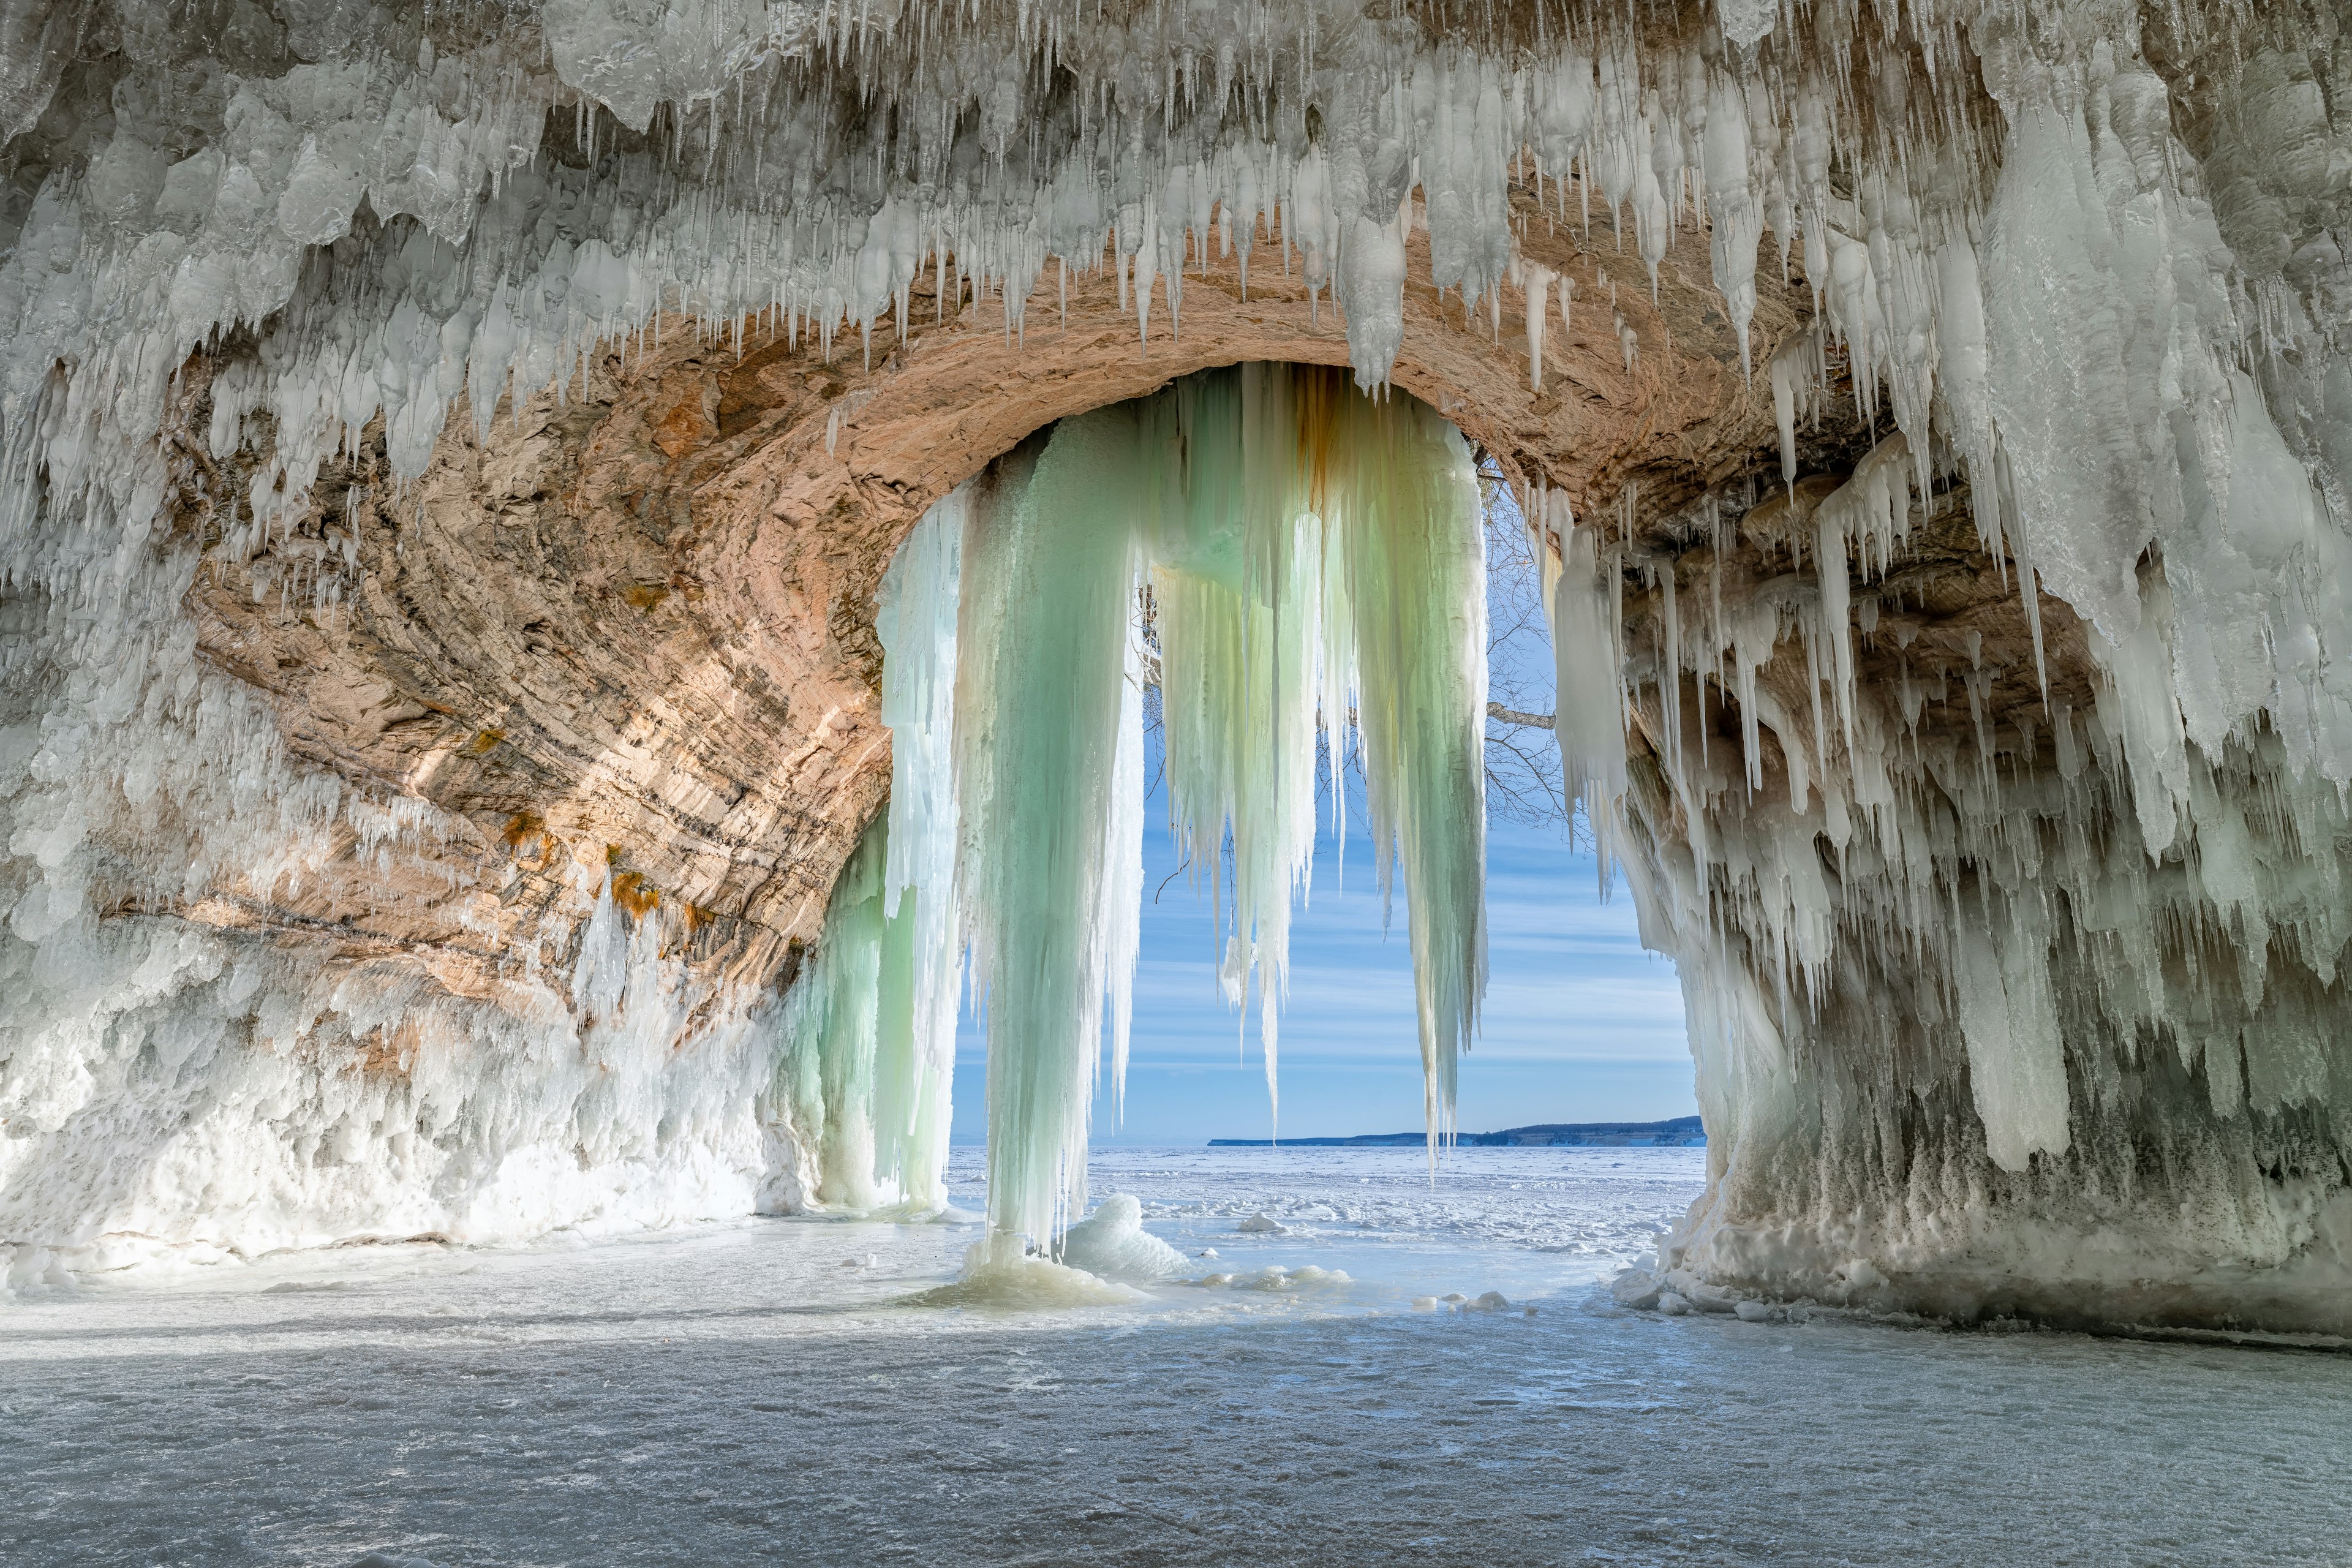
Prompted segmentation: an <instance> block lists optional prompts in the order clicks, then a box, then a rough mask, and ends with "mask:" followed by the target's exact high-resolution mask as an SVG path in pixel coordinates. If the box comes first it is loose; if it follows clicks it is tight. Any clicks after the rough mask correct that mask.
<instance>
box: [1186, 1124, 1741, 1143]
mask: <svg viewBox="0 0 2352 1568" xmlns="http://www.w3.org/2000/svg"><path fill="white" fill-rule="evenodd" d="M1428 1141H1429V1138H1428V1134H1426V1133H1423V1132H1362V1133H1359V1134H1357V1135H1356V1136H1355V1137H1353V1138H1212V1139H1210V1140H1209V1147H1210V1148H1212V1149H1271V1148H1283V1149H1418V1148H1420V1147H1422V1146H1423V1144H1425V1143H1426V1142H1428ZM1454 1144H1455V1145H1456V1146H1457V1147H1460V1148H1464V1149H1542V1148H1603V1149H1695V1148H1703V1147H1705V1146H1706V1128H1705V1127H1704V1126H1703V1125H1701V1123H1700V1121H1699V1119H1698V1118H1697V1117H1696V1116H1677V1117H1675V1118H1674V1119H1673V1120H1672V1121H1552V1122H1543V1123H1539V1124H1538V1125H1536V1126H1533V1127H1507V1128H1505V1129H1504V1130H1503V1131H1500V1132H1464V1133H1460V1134H1457V1135H1456V1136H1455V1137H1454Z"/></svg>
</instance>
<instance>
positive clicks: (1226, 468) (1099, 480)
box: [827, 364, 1486, 1246]
mask: <svg viewBox="0 0 2352 1568" xmlns="http://www.w3.org/2000/svg"><path fill="white" fill-rule="evenodd" d="M1477 506H1478V493H1477V486H1476V482H1475V478H1474V477H1473V475H1472V473H1471V469H1470V462H1469V454H1468V450H1467V448H1466V447H1465V445H1464V443H1463V440H1462V437H1461V436H1460V435H1459V434H1458V433H1457V432H1456V431H1455V430H1454V428H1453V426H1450V425H1448V424H1446V423H1445V422H1444V420H1443V419H1441V418H1439V417H1438V416H1437V415H1436V414H1435V413H1434V412H1433V411H1432V410H1431V409H1430V408H1429V407H1428V406H1427V405H1424V404H1422V403H1419V402H1418V401H1416V400H1414V399H1412V398H1396V399H1391V400H1388V401H1383V402H1378V403H1376V402H1374V401H1372V400H1370V399H1368V398H1365V397H1362V396H1360V395H1358V394H1356V393H1355V392H1353V391H1351V390H1349V389H1348V388H1347V387H1346V385H1345V383H1344V382H1343V381H1341V380H1339V379H1338V378H1336V377H1334V376H1332V375H1331V374H1328V373H1324V372H1318V371H1312V370H1305V369H1295V368H1292V367H1288V366H1281V365H1263V364H1261V365H1248V366H1244V367H1241V368H1240V369H1237V370H1234V371H1225V372H1215V373H1209V374H1202V375H1198V376H1192V377H1188V378H1187V379H1185V380H1183V381H1181V382H1179V383H1177V384H1175V385H1174V386H1172V387H1171V388H1169V389H1168V390H1167V391H1165V392H1162V393H1160V394H1159V395H1156V396H1154V397H1152V398H1150V399H1148V400H1145V401H1143V402H1140V403H1137V404H1129V405H1115V406H1113V407H1111V408H1108V409H1103V410H1099V411H1097V412H1095V413H1092V414H1087V415H1083V416H1078V417H1076V418H1072V419H1066V420H1064V421H1062V422H1061V423H1060V424H1059V425H1057V426H1055V427H1054V429H1053V430H1052V432H1051V433H1050V435H1048V436H1046V437H1040V438H1038V439H1036V440H1034V441H1032V442H1031V443H1029V444H1027V445H1025V446H1024V447H1022V448H1021V449H1019V450H1018V451H1016V452H1014V453H1013V454H1012V455H1010V456H1009V457H1007V458H1003V459H1002V460H1000V462H999V463H998V464H997V466H996V467H995V468H994V469H992V472H991V473H990V474H989V475H987V476H985V477H984V478H983V479H982V480H980V481H976V482H975V483H974V485H973V486H972V487H971V488H970V491H969V497H968V498H967V493H966V492H965V491H962V490H960V491H958V492H956V494H954V495H952V496H950V498H949V499H948V500H945V501H943V502H941V503H940V506H939V507H937V508H935V509H934V510H932V512H931V513H930V514H929V516H928V517H927V518H926V519H925V520H924V521H923V522H922V523H921V524H920V525H919V528H918V529H917V531H916V533H915V535H914V536H913V539H912V540H911V541H910V542H909V544H908V549H909V550H910V551H918V552H920V551H935V550H938V549H940V548H941V543H940V542H941V541H943V540H945V539H946V538H948V537H950V530H951V529H953V528H955V527H957V526H959V525H960V526H961V527H962V528H963V529H964V542H963V547H962V573H961V581H960V582H959V581H958V580H957V579H956V578H955V577H954V576H952V575H951V574H946V573H933V574H930V575H929V579H928V580H929V582H930V583H932V584H934V588H933V592H934V594H935V595H936V596H935V597H934V599H933V600H932V601H931V607H930V608H929V610H923V609H919V607H918V605H919V601H917V600H915V599H914V598H913V597H912V595H911V592H910V590H911V589H912V587H913V584H915V582H916V581H917V574H916V573H914V572H909V573H908V574H907V576H906V577H905V578H903V579H902V580H901V584H900V592H899V595H898V598H897V599H896V601H895V602H894V606H893V609H892V611H891V614H892V615H893V616H895V617H897V619H896V621H895V622H894V623H893V624H895V625H897V626H906V625H908V623H909V622H910V621H919V622H920V623H921V624H924V625H928V626H944V625H946V624H948V623H949V622H950V619H953V620H955V622H956V624H957V625H958V628H959V629H958V634H957V639H956V643H955V647H954V650H953V658H954V664H955V668H956V669H957V671H958V676H959V679H958V689H957V694H956V705H955V713H954V718H953V727H954V733H955V746H954V758H953V771H952V776H951V777H950V775H949V773H947V772H946V771H945V768H944V763H945V758H944V757H943V756H940V755H936V754H935V755H934V759H933V761H932V762H931V763H930V764H929V765H930V766H931V767H932V769H933V770H934V771H933V772H932V773H931V776H929V778H926V779H919V780H917V779H909V778H908V777H907V775H906V773H901V774H900V775H899V782H900V787H901V788H902V789H907V787H908V785H909V784H911V785H912V786H913V787H912V789H911V790H909V791H908V794H907V795H901V796H899V797H898V799H899V800H904V799H907V798H909V797H910V796H919V798H921V799H923V800H924V801H926V802H941V801H951V802H956V803H959V805H958V809H959V811H960V820H961V834H960V837H961V847H960V851H959V857H958V861H957V864H956V867H955V868H954V876H953V881H952V884H951V885H952V886H954V887H955V888H956V889H958V892H959V896H960V897H961V900H962V908H963V920H964V929H965V931H966V932H967V933H968V936H969V939H970V942H971V955H972V972H973V984H974V987H975V990H976V992H977V993H979V994H981V995H982V997H984V1005H985V1008H986V1014H987V1020H988V1036H989V1070H988V1112H989V1217H990V1221H991V1223H992V1227H993V1229H994V1230H995V1231H996V1232H997V1233H998V1234H999V1235H1002V1236H1006V1237H1029V1238H1031V1239H1032V1240H1033V1241H1034V1242H1036V1243H1038V1244H1039V1245H1041V1246H1048V1245H1051V1244H1052V1240H1053V1238H1054V1237H1056V1236H1057V1235H1058V1234H1059V1232H1060V1230H1061V1228H1062V1226H1064V1225H1065V1224H1066V1221H1067V1219H1068V1218H1069V1217H1074V1216H1075V1215H1076V1214H1077V1213H1078V1212H1079V1211H1080V1209H1081V1208H1082V1206H1083V1203H1084V1198H1085V1193H1086V1185H1085V1175H1086V1141H1087V1127H1088V1119H1089V1113H1090V1110H1091V1106H1092V1101H1093V1099H1094V1090H1095V1084H1096V1075H1097V1070H1098V1063H1099V1060H1100V1041H1101V1039H1102V1037H1103V1034H1104V1031H1105V1028H1106V1026H1108V1030H1109V1034H1110V1037H1111V1055H1112V1063H1113V1069H1112V1070H1113V1074H1114V1079H1115V1080H1116V1079H1118V1078H1120V1077H1123V1074H1124V1066H1125V1063H1124V1058H1125V1048H1126V1033H1127V1027H1128V1016H1127V1015H1128V1006H1129V1004H1128V989H1127V987H1128V984H1129V979H1130V978H1131V976H1132V973H1133V970H1134V964H1135V957H1136V937H1137V921H1138V919H1139V910H1140V900H1141V897H1142V891H1143V889H1142V881H1141V875H1142V863H1141V858H1140V849H1139V835H1140V833H1141V831H1142V826H1143V820H1142V819H1143V802H1144V781H1143V771H1142V763H1143V731H1142V697H1143V691H1142V688H1143V682H1144V672H1143V669H1142V668H1141V657H1142V654H1143V651H1144V650H1143V647H1142V644H1141V640H1140V638H1139V636H1138V632H1137V628H1136V627H1135V626H1134V625H1133V605H1134V603H1135V595H1136V589H1137V587H1138V585H1139V584H1141V583H1145V582H1148V583H1149V584H1150V603H1151V605H1152V607H1153V625H1154V628H1155V631H1156V633H1157V637H1158V650H1157V655H1158V657H1157V666H1158V680H1159V683H1160V689H1161V692H1162V694H1163V713H1164V715H1165V721H1166V729H1165V742H1166V747H1167V757H1168V791H1169V801H1170V810H1171V826H1172V827H1173V829H1174V831H1175V833H1176V835H1177V837H1178V839H1179V842H1180V843H1181V845H1182V846H1183V847H1185V849H1186V852H1187V853H1188V855H1189V856H1190V858H1191V860H1192V864H1193V865H1194V866H1195V868H1198V870H1199V874H1200V876H1201V878H1202V879H1203V880H1204V881H1205V882H1206V883H1207V884H1208V886H1209V887H1210V889H1212V890H1213V896H1214V897H1215V899H1216V900H1217V902H1218V906H1219V909H1220V912H1221V914H1222V915H1223V925H1224V928H1225V935H1224V948H1223V954H1222V964H1221V970H1220V973H1221V977H1222V979H1223V984H1224V985H1225V988H1226V992H1227V994H1228V996H1229V997H1230V998H1231V999H1232V1000H1233V1001H1234V1004H1235V1005H1244V1004H1245V1002H1246V1000H1247V997H1248V994H1249V991H1250V988H1251V985H1252V983H1253V980H1255V987H1256V992H1257V999H1258V1007H1259V1017H1260V1020H1261V1026H1262V1030H1263V1038H1264V1040H1265V1049H1266V1072H1267V1079H1268V1084H1269V1088H1271V1086H1272V1083H1273V1080H1274V1075H1275V1070H1276V1068H1275V1064H1276V1017H1277V1016H1278V1013H1279V1009H1280V1002H1281V995H1282V991H1283V977H1284V974H1285V973H1286V964H1287V957H1288V932H1289V921H1290V908H1291V903H1292V900H1294V899H1295V898H1297V897H1298V896H1299V895H1300V894H1301V892H1302V891H1303V889H1304V887H1305V884H1306V880H1307V872H1308V868H1309V864H1310V861H1311V858H1312V856H1313V853H1314V845H1315V827H1316V816H1315V814H1316V796H1317V776H1318V775H1317V745H1318V737H1319V738H1320V739H1321V740H1322V741H1323V742H1325V744H1326V745H1327V746H1328V748H1329V751H1328V755H1331V756H1335V757H1339V758H1343V759H1344V758H1345V757H1346V756H1347V755H1348V752H1349V740H1348V738H1347V731H1349V730H1351V729H1352V730H1355V731H1360V736H1361V749H1362V754H1363V766H1364V773H1365V778H1366V782H1367V785H1368V788H1367V796H1368V803H1369V805H1370V814H1371V819H1372V840H1373V843H1372V855H1373V860H1374V864H1375V866H1376V867H1377V868H1378V871H1379V877H1380V880H1381V887H1382V889H1383V891H1384V892H1385V891H1386V890H1387V889H1389V888H1390V886H1391V879H1392V877H1393V876H1394V875H1395V873H1396V871H1397V870H1398V869H1400V868H1401V869H1402V874H1403V878H1404V885H1405V896H1406V900H1407V902H1408V904H1409V906H1410V910H1411V917H1410V926H1411V931H1412V943H1413V961H1414V962H1413V972H1414V978H1415V981H1416V984H1417V988H1418V992H1419V994H1420V997H1421V1007H1420V1010H1421V1019H1420V1037H1421V1050H1422V1058H1423V1067H1424V1069H1425V1075H1426V1079H1427V1081H1428V1083H1429V1086H1430V1095H1431V1127H1432V1131H1433V1133H1435V1132H1437V1131H1442V1130H1444V1128H1445V1126H1446V1125H1447V1118H1448V1117H1449V1116H1450V1112H1451V1106H1452V1093H1453V1081H1454V1060H1455V1057H1456V1055H1457V1053H1458V1052H1459V1051H1460V1050H1461V1049H1462V1048H1464V1047H1466V1046H1467V1045H1468V1044H1469V1043H1470V1037H1471V1033H1472V1030H1473V1029H1474V1027H1475V1021H1476V1016H1477V1004H1478V998H1479V995H1480V993H1481V992H1482V990H1483V989H1484V986H1485V982H1486V949H1485V934H1484V932H1485V924H1484V918H1483V910H1484V888H1485V859H1484V856H1485V820H1486V818H1485V798H1484V784H1485V775H1484V772H1483V769H1482V767H1481V765H1480V762H1479V746H1480V731H1479V725H1478V719H1477V716H1478V715H1479V714H1481V713H1483V711H1484V710H1485V700H1486V637H1485V614H1484V605H1485V599H1484V595H1485V588H1486V584H1485V575H1484V572H1483V570H1482V555H1481V552H1482V550H1483V546H1484V535H1483V534H1482V533H1481V531H1480V530H1479V528H1478V526H1477V521H1476V519H1477ZM903 559H904V557H902V560H903ZM933 646H934V645H932V644H930V643H929V642H927V641H920V640H919V641H917V642H916V643H914V644H913V650H914V652H915V654H916V656H917V657H918V658H937V657H938V656H937V655H936V654H935V653H934V652H933V651H932V650H933ZM891 657H892V660H893V661H894V663H895V661H896V660H897V659H898V646H897V645H896V644H895V643H894V645H893V649H892V655H891ZM897 679H898V677H897V676H896V675H895V674H886V686H887V687H889V689H896V688H895V682H896V680H897ZM914 754H915V753H914V752H913V751H912V749H911V748H910V749H909V750H908V752H902V753H901V756H900V759H899V761H900V764H901V766H902V767H904V766H905V765H906V764H907V759H908V757H909V756H911V755H914ZM925 809H927V810H928V809H930V807H929V806H926V807H925ZM892 810H893V826H892V831H893V832H894V833H895V832H897V831H898V826H897V821H896V818H897V813H898V804H897V802H896V801H894V805H893V808H892ZM933 885H945V884H933ZM840 898H841V895H838V894H836V909H835V914H836V918H837V917H838V914H839V910H840V902H839V900H840ZM827 931H828V934H827V942H828V944H830V943H831V942H833V940H834V939H833V935H832V931H833V927H832V925H831V924H830V923H829V924H828V928H827ZM938 1026H939V1027H940V1028H942V1029H949V1028H951V1023H950V1021H948V1020H944V1019H941V1020H940V1021H939V1023H938Z"/></svg>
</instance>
